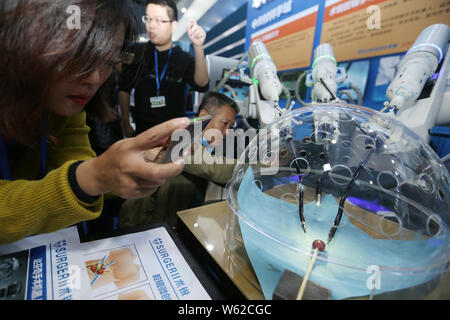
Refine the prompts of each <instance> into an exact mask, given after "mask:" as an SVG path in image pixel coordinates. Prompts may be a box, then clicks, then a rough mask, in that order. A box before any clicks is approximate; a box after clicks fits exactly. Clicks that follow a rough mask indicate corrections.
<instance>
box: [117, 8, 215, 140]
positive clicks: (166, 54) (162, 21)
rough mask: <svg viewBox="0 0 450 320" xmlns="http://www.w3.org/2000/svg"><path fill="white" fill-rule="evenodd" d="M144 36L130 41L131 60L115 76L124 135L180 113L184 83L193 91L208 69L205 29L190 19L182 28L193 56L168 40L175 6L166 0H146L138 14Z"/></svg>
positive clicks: (204, 82) (200, 87)
mask: <svg viewBox="0 0 450 320" xmlns="http://www.w3.org/2000/svg"><path fill="white" fill-rule="evenodd" d="M142 21H143V22H144V23H145V26H146V29H147V33H148V36H149V38H150V41H149V42H147V43H145V44H137V45H136V46H135V47H134V50H133V51H134V52H133V53H134V55H135V59H134V62H133V63H132V64H131V65H130V66H129V67H128V68H127V69H126V70H124V72H123V73H122V75H121V77H120V84H119V86H120V93H119V101H120V108H121V112H122V126H123V129H124V134H125V136H127V137H129V136H132V135H133V134H134V133H135V134H136V135H137V134H139V133H141V132H143V131H145V130H147V129H149V128H151V127H153V126H155V125H158V124H160V123H162V122H164V121H167V120H169V119H173V118H177V117H183V116H185V115H186V110H185V103H186V101H185V100H186V96H185V93H186V85H187V84H189V85H190V86H191V88H192V89H193V90H194V91H199V92H205V91H207V90H208V88H209V74H208V69H207V67H206V59H205V54H204V51H203V44H204V42H205V39H206V33H205V31H204V30H203V29H202V28H201V27H200V26H199V25H198V24H197V23H196V22H195V21H190V23H189V27H188V30H187V34H188V37H189V39H190V40H191V42H192V46H193V48H194V57H193V56H192V55H190V54H189V53H187V52H184V51H183V50H182V49H181V48H180V47H179V46H175V45H174V44H173V42H172V35H173V33H174V31H175V29H176V28H177V21H178V11H177V7H176V5H175V3H174V2H173V1H172V0H147V5H146V14H145V16H143V17H142ZM133 88H134V89H135V93H134V98H135V107H134V110H133V119H134V122H135V124H136V132H134V130H133V128H132V127H131V125H130V121H129V111H130V107H129V106H130V92H131V91H132V89H133Z"/></svg>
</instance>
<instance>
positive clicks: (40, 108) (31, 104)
mask: <svg viewBox="0 0 450 320" xmlns="http://www.w3.org/2000/svg"><path fill="white" fill-rule="evenodd" d="M73 8H75V9H78V12H79V13H80V14H79V19H80V22H81V23H80V24H79V26H78V27H77V26H76V24H75V25H73V24H72V25H71V24H70V22H71V19H74V16H73V15H74V14H76V12H77V11H71V10H72V9H73ZM74 26H75V27H74ZM122 27H124V28H125V29H124V30H125V41H124V47H123V48H122V50H125V49H126V46H128V44H131V42H134V41H135V40H136V39H137V36H138V30H139V28H138V22H137V19H136V17H135V16H134V14H133V11H132V8H131V6H130V4H129V2H128V1H127V0H58V1H54V0H1V1H0V53H1V56H0V75H1V79H0V132H2V133H3V134H4V135H5V136H7V137H12V138H14V139H15V140H17V141H19V142H21V143H23V144H26V145H29V146H33V145H34V142H35V139H36V138H37V137H38V136H39V135H40V134H41V133H44V132H45V126H44V120H43V119H42V118H43V114H44V112H45V107H46V106H45V104H44V98H45V97H46V96H47V94H48V92H49V89H50V88H51V86H52V85H53V84H54V83H56V82H57V81H59V80H61V79H63V78H73V77H78V78H83V77H87V76H88V75H89V74H90V73H91V72H92V71H93V70H94V69H96V68H97V67H100V66H102V65H103V64H105V62H106V61H108V60H110V59H112V58H113V57H114V56H115V55H116V54H117V48H115V47H114V46H115V41H113V39H114V38H115V37H116V36H117V35H118V34H119V33H120V32H119V31H120V30H121V29H120V28H122ZM111 67H112V66H111ZM45 133H47V132H45Z"/></svg>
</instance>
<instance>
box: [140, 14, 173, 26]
mask: <svg viewBox="0 0 450 320" xmlns="http://www.w3.org/2000/svg"><path fill="white" fill-rule="evenodd" d="M152 21H154V22H155V23H156V24H157V25H162V24H163V23H167V22H172V21H173V20H164V18H163V17H154V18H152V17H149V16H142V22H143V23H148V24H150V23H152Z"/></svg>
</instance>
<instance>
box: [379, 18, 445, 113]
mask: <svg viewBox="0 0 450 320" xmlns="http://www.w3.org/2000/svg"><path fill="white" fill-rule="evenodd" d="M449 36H450V29H449V27H448V26H447V25H445V24H435V25H432V26H429V27H428V28H426V29H425V30H423V31H422V33H421V34H420V35H419V37H418V38H417V40H416V41H415V42H414V44H413V46H412V47H411V49H410V50H409V51H408V52H407V53H406V55H405V56H404V57H403V59H402V61H401V62H400V65H399V67H398V72H397V75H396V76H395V78H394V80H392V82H391V84H390V85H389V87H388V89H387V91H386V96H387V98H388V99H389V102H388V103H387V104H386V106H388V107H390V108H393V109H401V108H402V107H403V106H407V105H410V104H413V103H414V102H415V101H416V100H417V98H418V97H419V95H420V93H421V92H422V90H423V87H424V86H425V83H426V82H427V80H428V79H429V78H430V77H431V76H432V75H433V73H434V71H435V70H436V68H437V66H438V64H439V63H440V62H441V61H442V59H443V58H444V55H445V53H446V51H447V46H448V44H447V42H448V40H449Z"/></svg>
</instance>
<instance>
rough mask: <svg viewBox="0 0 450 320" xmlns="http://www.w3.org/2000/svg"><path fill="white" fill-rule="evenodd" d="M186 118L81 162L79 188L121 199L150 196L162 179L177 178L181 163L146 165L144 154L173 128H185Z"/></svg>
mask: <svg viewBox="0 0 450 320" xmlns="http://www.w3.org/2000/svg"><path fill="white" fill-rule="evenodd" d="M188 124H189V120H188V118H177V119H173V120H170V121H167V122H164V123H162V124H160V125H158V126H155V127H153V128H151V129H149V130H147V131H145V132H143V133H142V134H140V135H138V136H136V137H134V138H128V139H123V140H120V141H118V142H116V143H115V144H113V145H112V146H111V147H110V148H109V149H108V150H107V151H106V152H104V153H103V154H102V155H100V156H99V157H97V158H94V159H90V160H87V161H85V162H83V163H82V164H81V165H80V166H79V167H78V168H77V171H76V177H77V181H78V184H79V186H80V188H81V189H82V190H83V191H84V192H85V193H86V194H88V195H90V196H97V195H100V194H104V193H113V194H115V195H117V196H119V197H121V198H123V199H134V198H141V197H145V196H147V195H150V194H152V193H153V192H155V191H156V189H157V188H158V187H159V186H161V185H163V184H164V183H165V181H166V179H169V178H172V177H175V176H177V175H179V174H180V173H181V172H182V171H183V168H184V161H183V160H179V161H176V162H173V163H168V164H158V163H155V162H149V161H148V159H146V152H148V150H150V149H153V148H156V147H158V146H160V145H161V144H162V141H164V140H165V139H166V138H167V137H169V136H170V135H171V134H172V132H173V131H175V130H176V129H185V128H186V127H187V126H188Z"/></svg>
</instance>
